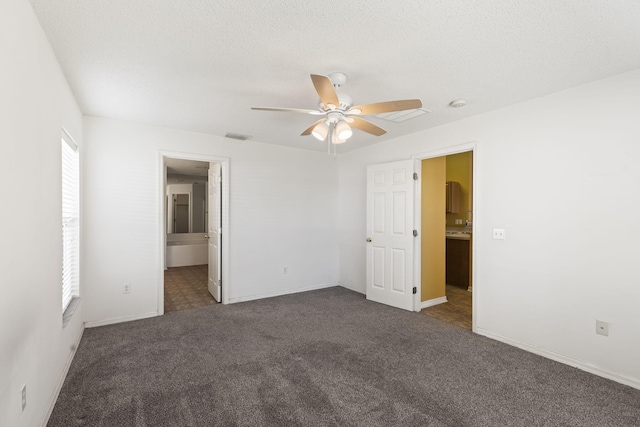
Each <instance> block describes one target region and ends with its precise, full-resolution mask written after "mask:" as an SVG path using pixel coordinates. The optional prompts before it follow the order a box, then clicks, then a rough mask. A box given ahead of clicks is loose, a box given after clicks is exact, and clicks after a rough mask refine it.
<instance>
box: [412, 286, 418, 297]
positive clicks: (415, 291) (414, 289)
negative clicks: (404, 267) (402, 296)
mask: <svg viewBox="0 0 640 427" xmlns="http://www.w3.org/2000/svg"><path fill="white" fill-rule="evenodd" d="M417 293H418V288H416V287H415V286H414V287H413V294H414V295H415V294H417Z"/></svg>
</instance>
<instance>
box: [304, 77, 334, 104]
mask: <svg viewBox="0 0 640 427" xmlns="http://www.w3.org/2000/svg"><path fill="white" fill-rule="evenodd" d="M311 81H313V85H314V86H315V88H316V92H318V96H319V97H320V101H322V103H323V104H324V105H327V106H328V105H329V104H331V105H333V106H335V107H338V106H339V105H340V101H339V100H338V95H337V94H336V90H335V89H334V88H333V83H331V79H330V78H329V77H327V76H321V75H319V74H311Z"/></svg>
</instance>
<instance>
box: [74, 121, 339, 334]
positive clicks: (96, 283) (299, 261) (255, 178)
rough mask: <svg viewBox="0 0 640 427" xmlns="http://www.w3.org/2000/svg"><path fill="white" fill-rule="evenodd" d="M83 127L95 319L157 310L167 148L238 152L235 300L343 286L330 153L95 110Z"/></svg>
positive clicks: (91, 316) (233, 174)
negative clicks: (126, 290)
mask: <svg viewBox="0 0 640 427" xmlns="http://www.w3.org/2000/svg"><path fill="white" fill-rule="evenodd" d="M84 126H85V128H84V132H85V137H84V138H85V174H84V176H83V178H84V197H85V199H84V200H85V204H84V207H85V215H86V230H85V241H84V242H85V248H86V254H87V255H86V257H85V263H84V268H85V272H86V276H87V278H86V280H87V283H88V286H89V288H88V290H87V297H86V300H85V307H84V313H85V320H86V321H87V322H88V324H90V325H94V324H102V323H109V322H114V321H122V320H127V319H133V318H137V317H144V316H152V315H155V314H156V312H157V304H158V298H157V291H158V283H159V280H160V279H161V276H160V272H161V271H162V269H161V265H160V252H159V251H160V245H161V244H162V240H161V235H160V232H159V230H160V220H161V212H160V206H161V205H160V200H159V195H160V194H161V193H163V191H161V190H160V188H161V174H162V170H161V167H160V163H159V156H160V154H159V153H160V152H161V151H173V152H184V153H192V154H193V153H195V154H203V155H214V156H221V157H228V158H229V159H230V160H229V164H230V165H229V171H230V179H229V186H230V207H229V212H230V220H229V226H230V231H229V236H227V238H228V239H229V245H230V248H229V250H230V254H229V262H230V267H229V271H228V272H227V280H228V282H227V283H228V285H229V297H230V298H231V300H232V301H238V300H243V299H250V298H254V297H260V296H269V295H275V294H282V293H289V292H295V291H300V290H305V289H310V288H317V287H323V286H327V285H333V284H337V282H338V240H337V233H336V228H337V208H336V207H337V194H338V173H337V162H336V161H335V160H334V159H333V158H332V157H331V156H328V155H327V154H325V153H317V152H310V151H304V150H297V149H292V148H286V147H278V146H272V145H267V144H261V143H258V142H251V141H245V142H243V141H237V140H231V139H227V138H222V137H217V136H211V135H205V134H198V133H191V132H184V131H178V130H170V129H163V128H158V127H153V126H146V125H140V124H133V123H130V122H123V121H117V120H108V119H101V118H95V117H85V120H84ZM123 189H126V191H123ZM284 266H287V268H288V273H287V274H286V275H285V274H283V272H282V271H283V267H284ZM124 282H129V283H131V284H132V290H131V293H130V294H123V293H122V285H123V283H124Z"/></svg>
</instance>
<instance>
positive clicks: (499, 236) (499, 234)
mask: <svg viewBox="0 0 640 427" xmlns="http://www.w3.org/2000/svg"><path fill="white" fill-rule="evenodd" d="M493 239H494V240H504V239H505V232H504V228H494V229H493Z"/></svg>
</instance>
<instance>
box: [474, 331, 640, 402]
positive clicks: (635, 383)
mask: <svg viewBox="0 0 640 427" xmlns="http://www.w3.org/2000/svg"><path fill="white" fill-rule="evenodd" d="M474 332H475V333H477V334H479V335H483V336H485V337H487V338H491V339H494V340H496V341H500V342H503V343H505V344H509V345H512V346H514V347H518V348H521V349H522V350H525V351H528V352H530V353H534V354H537V355H538V356H542V357H546V358H547V359H551V360H555V361H556V362H560V363H563V364H565V365H569V366H573V367H574V368H578V369H580V370H582V371H586V372H589V373H590V374H594V375H597V376H599V377H602V378H606V379H608V380H612V381H615V382H618V383H620V384H624V385H628V386H629V387H633V388H636V389H639V390H640V379H637V378H630V377H626V376H624V375H620V374H617V373H615V372H612V371H609V370H607V369H602V368H599V367H597V366H594V365H592V364H590V363H588V362H585V361H582V360H578V359H574V358H572V357H568V356H565V355H562V354H559V353H555V352H553V351H549V350H545V349H542V348H539V347H535V346H532V345H529V344H526V343H523V342H521V341H518V340H514V339H512V338H509V337H505V336H502V335H499V334H495V333H493V332H489V331H487V330H484V329H482V328H476V330H475V331H474Z"/></svg>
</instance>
